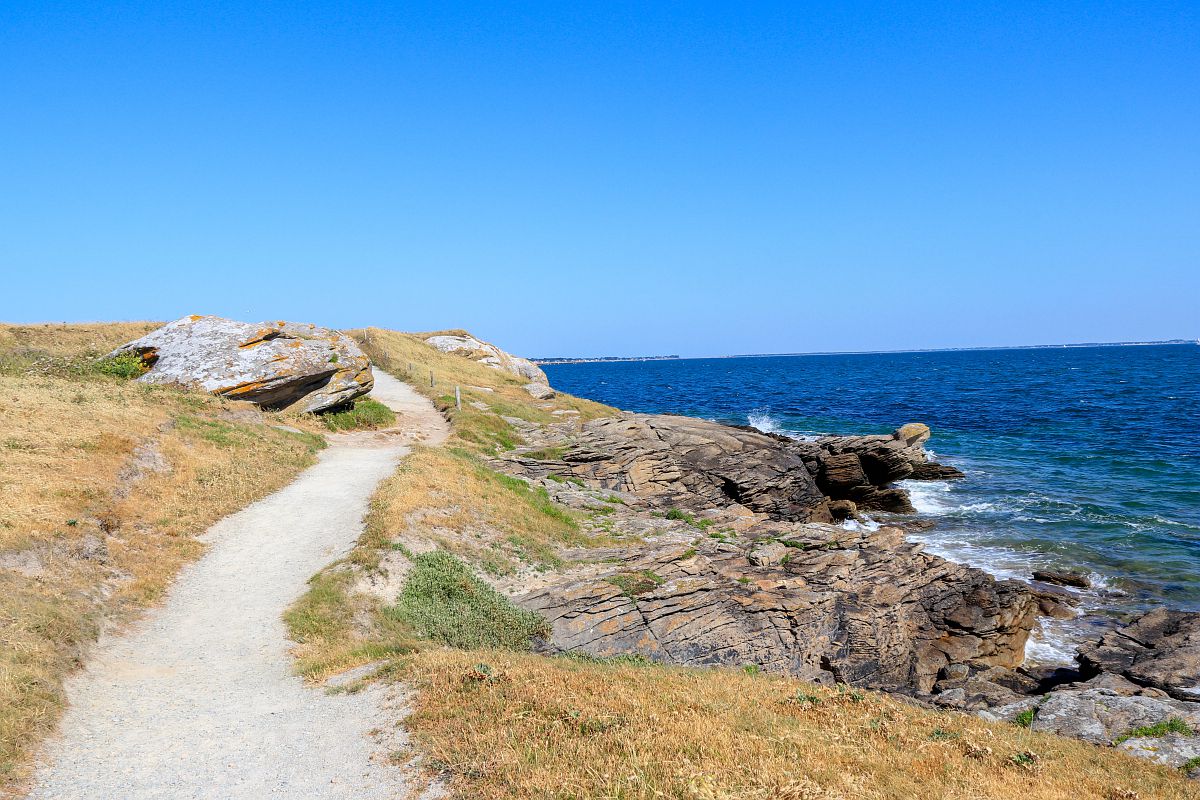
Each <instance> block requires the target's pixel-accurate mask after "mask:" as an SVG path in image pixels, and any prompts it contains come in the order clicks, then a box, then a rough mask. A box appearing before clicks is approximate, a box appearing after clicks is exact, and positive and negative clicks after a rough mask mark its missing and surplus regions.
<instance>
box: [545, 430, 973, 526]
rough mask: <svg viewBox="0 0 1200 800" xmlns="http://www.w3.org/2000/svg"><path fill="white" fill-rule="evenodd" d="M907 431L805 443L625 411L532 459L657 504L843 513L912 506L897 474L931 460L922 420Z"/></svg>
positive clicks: (828, 515)
mask: <svg viewBox="0 0 1200 800" xmlns="http://www.w3.org/2000/svg"><path fill="white" fill-rule="evenodd" d="M914 427H918V428H920V429H923V431H924V432H925V434H926V435H924V436H922V435H915V436H914V435H913V433H912V429H913V428H914ZM906 429H907V434H906V436H907V438H905V437H904V436H901V434H900V431H897V433H896V434H890V435H882V436H837V437H825V438H823V439H819V440H817V441H815V442H802V441H796V440H793V439H789V438H787V437H785V436H779V435H777V434H768V433H763V432H762V431H759V430H757V429H755V428H751V427H747V426H737V425H722V424H720V423H717V422H711V421H709V420H704V419H697V418H694V417H678V416H672V415H667V414H622V415H620V416H617V417H610V418H605V419H600V420H596V421H594V422H589V423H587V424H585V425H584V426H583V429H582V431H580V432H579V433H577V434H575V435H573V436H571V437H570V438H561V437H560V439H558V440H557V441H555V442H554V444H556V445H561V446H563V447H564V451H565V452H564V455H563V456H562V458H561V459H559V460H556V461H541V462H525V463H524V464H523V466H524V469H525V470H526V471H527V472H528V473H529V474H532V475H534V476H536V477H544V476H545V475H546V474H550V473H558V474H563V475H570V476H572V477H575V478H579V479H581V480H584V481H586V482H590V483H592V484H594V485H596V486H600V487H603V488H607V489H617V490H620V491H626V492H631V493H633V494H636V495H639V496H641V497H644V498H653V499H655V500H657V501H658V502H659V504H660V505H666V506H671V505H680V506H684V507H689V508H724V507H727V506H731V505H740V506H743V507H745V508H748V509H750V510H751V511H755V512H759V513H763V514H768V515H770V516H772V517H774V518H776V519H781V520H790V521H800V522H802V521H811V522H829V521H832V520H833V519H835V518H836V519H844V518H845V517H846V516H848V514H847V513H846V511H845V509H846V507H847V505H846V504H845V503H842V504H839V505H838V506H836V508H835V507H831V506H830V505H829V501H831V500H832V501H850V503H851V504H852V507H853V508H855V509H862V510H874V511H891V512H898V513H912V512H913V510H914V509H913V507H912V505H911V503H910V502H909V498H908V492H906V491H905V490H904V489H901V488H898V487H894V486H892V485H891V484H892V483H893V482H894V481H898V480H902V479H905V478H912V477H913V473H914V465H931V464H932V465H933V466H935V467H937V468H939V469H941V470H946V471H953V472H954V473H955V474H959V475H961V473H959V472H958V471H957V470H955V469H954V468H953V467H944V466H942V465H938V464H933V462H930V461H928V459H927V456H926V454H925V450H924V448H923V447H922V443H923V442H924V441H925V439H926V438H927V433H928V430H929V429H928V428H927V427H926V426H924V425H919V426H913V425H908V426H905V428H901V429H900V430H901V431H904V430H906Z"/></svg>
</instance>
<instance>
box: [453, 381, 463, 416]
mask: <svg viewBox="0 0 1200 800" xmlns="http://www.w3.org/2000/svg"><path fill="white" fill-rule="evenodd" d="M454 407H455V408H457V409H458V410H459V411H462V392H460V391H459V390H458V387H457V386H455V387H454Z"/></svg>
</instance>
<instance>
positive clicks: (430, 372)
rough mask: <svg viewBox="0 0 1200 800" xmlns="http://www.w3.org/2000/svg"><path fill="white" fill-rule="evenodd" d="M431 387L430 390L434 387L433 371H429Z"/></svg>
mask: <svg viewBox="0 0 1200 800" xmlns="http://www.w3.org/2000/svg"><path fill="white" fill-rule="evenodd" d="M429 386H430V388H433V386H434V382H433V370H429Z"/></svg>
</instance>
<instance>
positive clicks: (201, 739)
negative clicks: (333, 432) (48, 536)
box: [29, 370, 448, 800]
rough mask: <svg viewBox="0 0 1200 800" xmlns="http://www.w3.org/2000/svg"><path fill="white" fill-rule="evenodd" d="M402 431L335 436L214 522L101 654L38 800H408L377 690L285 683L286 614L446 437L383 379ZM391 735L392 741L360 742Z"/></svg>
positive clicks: (80, 690) (75, 684) (86, 675)
mask: <svg viewBox="0 0 1200 800" xmlns="http://www.w3.org/2000/svg"><path fill="white" fill-rule="evenodd" d="M372 396H373V397H375V398H376V399H378V400H380V401H382V402H384V403H386V404H388V405H389V406H391V407H392V408H394V409H395V410H396V411H397V412H398V413H399V414H400V415H401V420H400V421H401V425H400V426H399V428H398V430H397V431H393V432H389V433H380V434H349V435H341V436H336V437H331V440H332V444H331V446H330V447H329V448H328V449H327V450H325V451H324V452H323V453H322V454H321V457H320V461H319V462H318V463H317V464H316V465H314V466H313V467H310V468H309V469H308V470H306V471H305V472H304V473H303V474H301V475H300V477H299V478H297V479H296V480H295V481H294V482H293V483H292V484H290V485H289V486H287V487H286V488H284V489H281V490H280V491H278V492H276V493H275V494H273V495H271V496H269V497H267V498H264V499H263V500H260V501H259V502H257V503H255V504H254V505H252V506H250V507H248V508H246V509H244V510H243V511H240V512H238V513H237V514H234V515H232V516H230V517H227V518H225V519H224V520H222V521H220V522H219V523H217V524H216V525H214V526H213V527H212V528H211V529H210V530H209V531H208V532H207V533H206V534H205V537H206V539H207V540H208V541H210V542H211V547H210V549H209V551H208V552H207V553H206V554H205V555H204V557H203V558H201V559H200V560H199V561H197V562H196V563H195V564H193V565H191V566H189V567H188V568H186V569H185V570H184V571H183V572H182V573H181V574H180V576H179V578H178V580H177V581H176V583H175V585H174V586H173V587H172V589H171V591H170V594H169V596H168V599H167V601H166V603H165V604H164V605H163V606H162V607H161V608H159V609H157V610H155V611H154V612H152V613H151V614H150V615H149V616H148V618H147V619H146V620H145V621H144V622H142V623H141V624H139V625H137V626H136V627H135V628H134V629H133V630H131V631H128V632H126V633H124V634H123V635H121V636H119V637H114V638H112V639H109V640H107V641H104V642H102V643H101V644H100V645H99V646H98V647H97V648H96V650H95V652H94V655H93V657H92V659H91V661H90V663H89V664H88V666H87V668H86V669H85V670H83V671H82V672H80V673H79V674H78V675H77V676H75V677H74V678H72V679H71V681H70V682H69V683H68V686H67V694H68V698H69V701H70V707H69V709H68V710H67V712H66V714H65V715H64V717H63V720H62V724H61V726H60V734H59V736H58V737H57V738H56V739H55V740H54V741H53V742H52V743H51V744H50V745H48V747H47V750H46V753H45V757H44V759H43V760H42V762H41V764H40V766H39V768H38V771H37V773H36V775H35V785H34V788H33V790H32V791H31V793H30V795H29V796H30V797H31V798H71V799H72V800H82V799H83V798H89V799H90V798H96V800H100V798H104V799H105V800H120V799H122V798H128V799H129V800H140V799H141V798H172V800H182V799H183V798H213V800H217V798H220V799H221V800H232V799H235V798H236V799H238V800H241V799H242V798H244V799H245V800H263V799H264V798H296V799H297V800H299V799H300V798H303V799H304V800H317V799H318V798H328V799H329V800H341V799H342V798H345V799H346V800H350V798H354V799H355V800H375V799H376V798H403V797H408V796H409V793H408V787H407V785H406V782H405V780H404V774H403V772H402V771H401V770H399V769H397V768H396V767H394V766H391V765H389V764H388V763H386V762H387V751H388V750H395V749H397V748H398V747H400V746H402V745H403V743H404V742H403V731H398V730H396V727H395V726H396V722H395V720H396V719H397V713H396V710H395V709H392V712H391V713H387V708H388V707H389V706H390V705H394V704H397V703H398V702H399V701H398V699H397V697H396V696H395V695H394V694H392V693H391V690H389V689H386V688H373V689H369V690H367V691H363V692H360V693H358V694H353V695H336V696H330V695H327V694H325V693H324V692H323V691H322V690H320V689H313V688H311V687H306V686H305V685H304V684H303V682H302V681H301V680H300V679H299V678H297V677H296V676H294V675H293V674H292V666H293V663H292V659H291V657H290V656H289V654H288V649H289V646H290V643H289V642H288V640H287V636H286V631H285V628H284V625H283V622H282V620H281V615H282V613H283V611H284V610H285V609H286V608H287V607H288V605H289V604H290V603H291V602H292V601H293V600H294V599H295V598H296V597H298V596H299V595H300V594H301V592H303V590H304V587H305V581H307V579H308V578H309V577H310V576H311V575H313V573H315V572H317V571H318V570H319V569H321V567H323V566H324V565H325V564H327V563H329V562H330V561H332V560H334V559H336V558H337V557H338V556H340V555H341V554H343V553H345V552H346V551H347V550H349V548H350V547H351V546H352V545H353V543H354V542H355V540H356V539H357V538H358V537H359V535H360V534H361V533H362V530H363V516H364V515H365V513H366V509H367V501H368V499H369V498H370V496H371V493H372V492H373V491H374V489H375V486H376V484H378V483H379V481H380V480H382V479H383V478H385V477H387V476H388V475H389V474H391V472H392V470H393V469H394V468H395V466H396V464H397V462H398V461H399V459H400V458H401V457H402V456H403V455H405V454H406V453H407V452H408V447H407V446H406V442H407V441H412V440H414V439H423V440H424V441H426V442H429V443H431V444H437V443H440V442H441V441H442V440H443V439H444V438H445V437H446V435H447V434H448V428H447V426H446V423H445V420H444V419H443V418H442V417H441V415H440V414H438V413H437V411H436V410H435V409H434V408H433V406H432V404H431V403H430V402H429V401H428V400H426V399H425V398H423V397H421V396H420V395H418V394H417V393H416V392H414V391H413V390H412V389H411V388H410V387H408V386H407V385H405V384H403V383H400V382H399V381H397V380H396V379H395V378H392V377H391V376H389V375H386V374H383V373H380V372H379V371H378V370H377V371H376V384H375V390H374V392H373V394H372ZM373 730H385V731H387V735H386V741H376V740H372V738H371V737H370V736H369V735H368V734H369V732H371V731H373Z"/></svg>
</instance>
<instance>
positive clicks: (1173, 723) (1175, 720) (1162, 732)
mask: <svg viewBox="0 0 1200 800" xmlns="http://www.w3.org/2000/svg"><path fill="white" fill-rule="evenodd" d="M1168 733H1181V734H1183V735H1184V736H1191V735H1193V734H1194V733H1195V731H1193V730H1192V728H1191V726H1190V725H1188V724H1187V723H1186V722H1184V721H1183V720H1181V719H1180V718H1179V717H1171V718H1170V719H1168V720H1163V721H1162V722H1156V723H1154V724H1153V725H1143V726H1142V727H1140V728H1134V729H1133V730H1130V731H1127V732H1126V733H1125V734H1124V735H1122V736H1121V737H1119V738H1118V739H1117V740H1116V741H1115V742H1113V744H1120V743H1121V742H1124V741H1126V740H1128V739H1141V738H1142V737H1145V736H1166V735H1167V734H1168Z"/></svg>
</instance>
